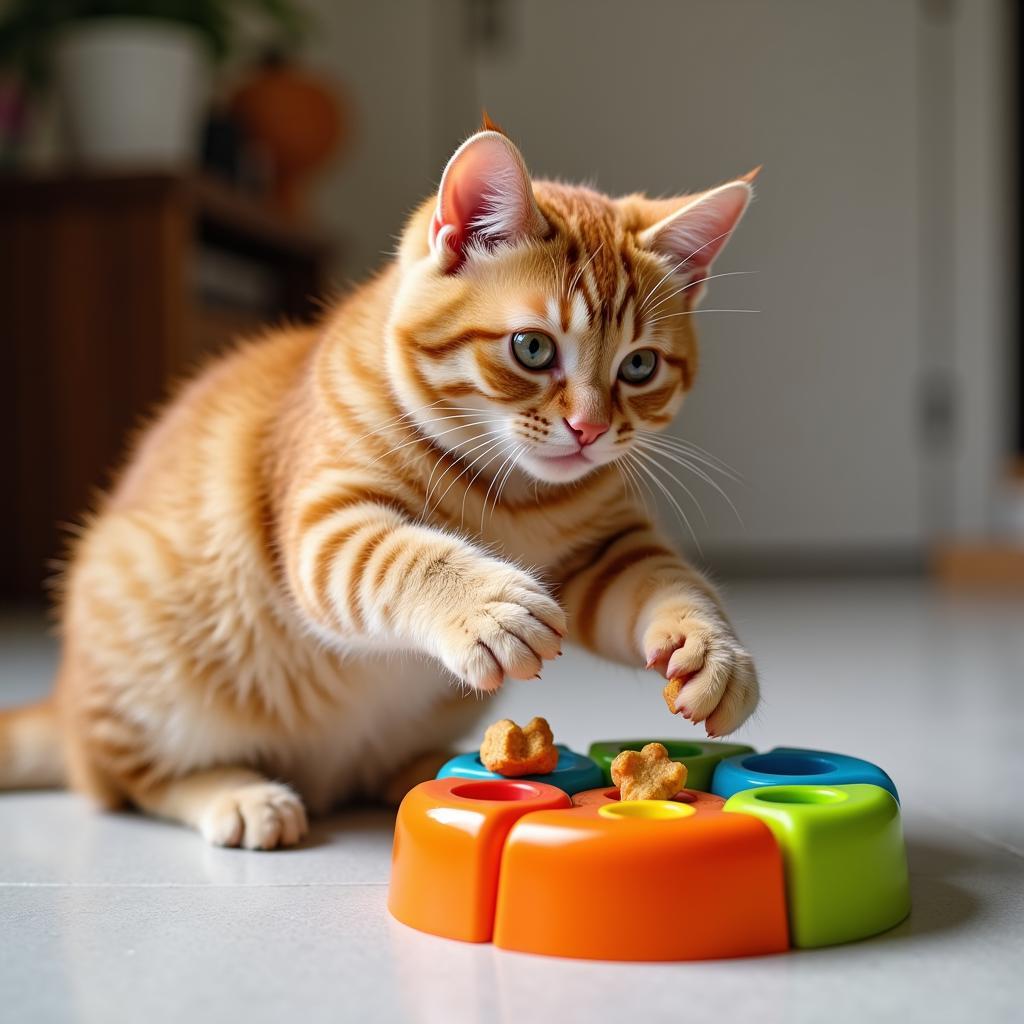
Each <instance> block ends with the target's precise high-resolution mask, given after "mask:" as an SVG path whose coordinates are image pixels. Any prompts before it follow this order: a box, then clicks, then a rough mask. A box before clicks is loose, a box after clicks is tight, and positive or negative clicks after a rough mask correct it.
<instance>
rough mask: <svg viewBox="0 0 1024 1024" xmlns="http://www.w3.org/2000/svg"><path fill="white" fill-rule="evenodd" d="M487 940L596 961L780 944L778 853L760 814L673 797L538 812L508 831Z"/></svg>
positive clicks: (725, 952)
mask: <svg viewBox="0 0 1024 1024" xmlns="http://www.w3.org/2000/svg"><path fill="white" fill-rule="evenodd" d="M494 943H495V945H497V946H501V947H503V948H505V949H514V950H520V951H522V952H529V953H543V954H547V955H551V956H569V957H584V958H589V959H604V960H703V959H710V958H718V957H736V956H754V955H758V954H764V953H777V952H783V951H784V950H786V949H788V947H789V936H788V928H787V923H786V898H785V889H784V881H783V867H782V856H781V854H780V852H779V847H778V844H777V843H776V842H775V840H774V838H773V837H772V834H771V832H770V831H769V829H768V828H767V827H766V826H765V825H764V824H763V822H761V821H759V820H758V819H756V818H753V817H750V816H747V815H741V814H724V813H721V812H719V811H717V810H715V809H714V808H709V807H705V808H703V809H702V811H701V812H699V813H698V811H697V810H696V808H695V807H694V806H690V805H687V804H686V803H684V802H680V801H672V800H638V801H623V802H620V801H614V800H606V801H605V802H604V803H599V804H585V805H584V806H576V807H573V808H571V809H568V810H552V811H540V812H538V813H536V814H531V815H529V817H526V818H523V819H521V820H520V821H518V822H517V823H516V824H515V825H514V826H513V827H512V829H511V831H510V832H509V834H508V837H507V839H506V843H505V856H504V858H503V860H502V862H501V878H500V881H499V885H498V903H497V912H496V915H495V921H494Z"/></svg>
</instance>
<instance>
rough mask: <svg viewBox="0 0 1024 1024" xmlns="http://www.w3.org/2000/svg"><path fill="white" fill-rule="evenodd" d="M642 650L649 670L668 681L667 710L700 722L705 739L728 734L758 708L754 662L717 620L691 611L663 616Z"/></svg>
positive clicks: (648, 633)
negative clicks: (705, 734)
mask: <svg viewBox="0 0 1024 1024" xmlns="http://www.w3.org/2000/svg"><path fill="white" fill-rule="evenodd" d="M643 649H644V654H645V655H646V658H647V667H648V668H656V669H657V670H658V671H660V672H662V673H663V674H664V675H665V678H666V679H668V680H669V684H668V686H666V687H665V699H666V702H667V703H668V705H669V710H670V711H672V712H674V713H678V714H681V715H683V717H684V718H688V719H690V721H691V722H694V723H697V722H704V723H705V728H706V730H707V734H708V735H709V736H724V735H726V734H727V733H730V732H732V731H733V730H734V729H736V728H738V727H739V726H740V725H742V724H743V722H745V721H746V719H747V718H748V717H749V716H750V714H751V712H753V710H754V708H755V707H756V706H757V700H758V694H759V689H758V683H757V671H756V669H755V668H754V662H753V659H752V658H751V657H750V655H749V654H748V653H747V652H746V650H744V648H743V647H742V646H741V644H740V642H739V640H737V639H736V635H735V634H734V633H733V632H732V630H731V629H730V627H729V626H728V625H727V624H726V623H724V622H722V621H721V620H720V619H717V618H716V617H714V616H712V615H702V614H699V613H694V612H692V611H670V612H664V613H662V614H660V615H657V616H656V617H655V619H654V621H653V622H652V623H651V624H650V626H648V628H647V630H646V632H645V633H644V637H643Z"/></svg>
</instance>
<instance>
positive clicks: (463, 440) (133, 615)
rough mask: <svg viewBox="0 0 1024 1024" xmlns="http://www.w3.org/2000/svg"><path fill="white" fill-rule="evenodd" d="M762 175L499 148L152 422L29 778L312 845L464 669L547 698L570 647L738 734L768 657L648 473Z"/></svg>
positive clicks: (17, 737)
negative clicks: (571, 160)
mask: <svg viewBox="0 0 1024 1024" xmlns="http://www.w3.org/2000/svg"><path fill="white" fill-rule="evenodd" d="M749 177H750V176H748V178H747V179H740V180H737V181H733V182H730V183H729V184H726V185H722V186H720V187H718V188H715V189H712V190H711V191H709V192H705V193H702V194H699V195H694V196H688V197H684V198H679V199H662V200H651V199H646V198H644V197H643V196H641V195H631V196H626V197H624V198H621V199H609V198H607V197H605V196H603V195H600V194H598V193H596V192H593V191H590V190H589V189H585V188H573V187H570V186H567V185H562V184H554V183H552V182H545V181H537V182H532V181H531V179H530V177H529V175H528V173H527V170H526V166H525V164H524V163H523V159H522V157H521V156H520V154H519V151H518V150H517V149H516V147H515V146H514V145H513V144H512V143H511V142H510V141H509V140H508V138H507V137H506V136H505V135H504V134H502V133H501V132H500V131H496V130H491V129H490V127H488V129H486V130H484V131H481V132H479V133H478V134H476V135H474V136H473V137H472V138H470V139H469V140H468V141H467V142H466V143H464V144H463V145H462V146H461V147H460V148H459V149H458V150H457V151H456V153H455V154H454V156H453V157H452V158H451V161H450V162H449V164H448V166H447V168H446V169H445V172H444V176H443V178H442V180H441V185H440V189H439V192H438V195H437V196H436V197H434V198H432V199H431V200H430V201H428V202H427V203H425V204H424V205H423V206H422V207H421V208H420V209H419V210H418V211H417V212H416V213H415V214H413V216H412V217H411V218H410V220H409V223H408V226H407V228H406V230H405V233H404V237H403V239H402V244H401V249H400V251H399V253H398V255H397V257H396V259H395V260H394V261H393V262H391V263H390V264H389V265H388V266H387V267H386V268H385V269H384V270H383V271H382V272H381V273H380V274H379V275H378V276H377V277H375V278H374V279H373V280H371V281H370V282H369V283H367V284H365V285H363V286H362V287H361V288H359V289H358V290H356V291H355V292H354V293H353V294H352V295H350V296H349V297H348V298H347V299H345V300H344V301H343V302H341V303H340V304H339V305H338V307H337V308H336V309H335V310H334V312H333V313H331V314H330V316H328V317H327V318H326V319H325V321H324V323H323V324H321V325H320V326H318V327H315V328H309V329H298V328H296V329H285V330H278V331H274V332H271V333H268V334H267V335H266V336H265V337H263V338H261V339H258V340H255V341H252V342H250V343H248V344H245V345H243V346H241V347H239V348H238V349H237V350H236V351H234V352H232V353H231V354H229V355H227V356H225V357H224V358H222V359H220V360H218V361H217V362H215V363H214V364H213V365H211V366H210V367H209V368H208V369H207V370H206V371H205V372H203V373H202V374H201V375H200V376H199V377H198V378H197V379H195V380H194V381H193V382H192V383H191V384H190V385H188V386H187V387H186V388H185V389H184V390H183V391H182V392H181V393H180V394H179V395H178V396H177V398H176V399H175V400H174V401H173V402H172V403H171V404H170V405H169V406H168V408H167V409H166V410H165V412H164V413H163V415H162V416H160V418H159V419H158V420H157V421H156V422H155V423H154V424H153V426H152V427H151V428H150V429H149V430H148V431H147V432H146V433H145V434H144V436H143V437H142V439H141V442H140V443H139V445H138V447H137V449H136V451H135V452H134V455H133V458H132V459H131V462H130V464H129V466H128V468H127V470H126V472H125V473H124V474H123V476H122V478H121V480H120V482H119V483H118V485H117V487H116V488H115V489H114V491H113V493H111V494H110V495H109V497H108V498H107V499H106V500H105V502H104V503H103V506H102V508H101V509H100V510H99V511H98V513H97V514H96V515H95V517H94V518H93V519H92V520H91V521H90V522H89V524H88V526H87V528H86V529H85V530H84V532H83V535H82V537H81V539H80V540H79V541H78V542H77V544H76V546H75V550H74V552H73V557H72V559H71V564H70V568H69V571H68V573H67V578H66V581H65V584H66V585H65V590H66V594H65V600H64V604H63V636H64V649H63V660H62V664H61V668H60V673H59V678H58V681H57V687H56V693H55V695H54V697H53V698H52V699H51V700H50V701H49V702H47V703H45V704H42V705H39V706H37V707H34V708H30V709H24V710H20V711H13V712H7V713H6V714H5V715H4V716H2V717H0V786H6V787H16V786H30V785H59V784H63V783H67V784H70V785H71V786H73V787H74V788H75V789H77V790H79V791H82V792H84V793H87V794H89V795H91V796H92V797H94V798H95V799H96V800H98V801H99V802H100V803H101V804H103V805H106V806H116V805H118V804H120V803H123V802H130V803H132V804H134V805H136V806H138V807H140V808H142V809H143V810H145V811H148V812H150V813H152V814H155V815H160V816H162V817H165V818H171V819H176V820H178V821H181V822H184V823H186V824H188V825H191V826H193V827H195V828H197V829H198V830H199V831H200V832H202V834H203V835H204V836H205V837H206V839H207V840H209V841H210V842H211V843H216V844H221V845H225V846H236V845H241V846H245V847H250V848H264V849H269V848H273V847H276V846H287V845H291V844H294V843H296V842H298V840H299V839H300V838H301V837H302V835H303V834H304V832H305V831H306V827H307V826H306V807H309V808H310V809H311V810H322V809H325V808H327V807H329V806H331V805H332V804H334V803H337V802H338V801H340V800H343V799H344V798H346V797H348V796H350V795H353V794H358V793H367V794H378V793H381V792H383V791H384V789H385V788H386V787H387V784H388V782H389V780H392V779H394V778H395V777H396V775H398V776H400V777H402V778H410V777H414V776H410V775H408V774H406V775H402V773H401V770H402V769H403V768H405V767H406V766H407V765H409V763H410V762H413V761H415V759H416V758H417V757H422V756H423V755H425V754H427V753H429V752H430V751H434V750H438V749H440V748H442V747H443V746H444V745H445V744H446V743H448V742H450V741H451V740H452V739H453V738H454V737H455V736H456V735H458V734H459V733H460V732H462V731H463V730H464V729H466V728H467V726H468V725H469V724H470V720H471V716H474V715H476V714H478V713H479V711H480V709H481V706H482V705H481V704H480V702H479V701H476V700H466V699H463V695H462V694H460V693H458V692H455V691H453V687H452V682H453V679H454V680H458V681H461V683H462V690H463V691H468V690H477V691H492V690H495V689H496V688H497V687H499V686H500V685H501V683H502V681H503V679H504V678H505V677H512V678H514V679H528V678H530V677H533V676H536V675H537V674H538V673H539V672H540V670H541V667H542V665H543V662H544V660H545V659H548V658H552V657H554V656H555V655H557V654H558V653H559V650H560V648H561V645H562V640H563V638H565V637H570V638H572V639H574V640H577V641H579V642H580V643H582V644H583V645H584V646H586V647H588V648H589V649H591V650H592V651H595V652H597V653H598V654H600V655H603V656H605V657H607V658H611V659H614V660H616V661H620V662H624V663H625V664H627V665H647V666H648V667H654V668H657V669H658V670H660V671H661V672H662V673H663V674H664V675H666V676H667V677H669V678H678V677H681V676H682V677H687V676H688V677H689V682H688V683H687V684H686V685H685V686H684V687H683V689H682V691H681V693H680V697H679V709H680V710H681V711H682V712H683V713H684V714H686V716H687V717H689V718H690V719H692V720H693V721H694V722H700V721H703V722H706V727H707V731H708V734H709V735H721V734H723V733H726V732H729V731H731V730H732V729H734V728H735V727H736V726H737V725H739V724H740V723H741V722H742V721H743V720H744V719H745V718H746V717H747V716H748V715H749V714H750V712H751V711H752V710H753V708H754V706H755V704H756V702H757V696H758V689H757V678H756V675H755V672H754V668H753V665H752V663H751V659H750V657H749V655H748V654H747V653H746V651H745V650H744V649H743V647H742V646H741V645H740V643H739V641H738V640H737V639H736V635H735V633H734V632H733V629H732V627H731V626H730V624H729V622H728V620H727V618H726V616H725V614H724V612H723V611H722V607H721V605H720V603H719V601H718V598H717V597H716V595H715V593H714V591H713V590H712V588H711V586H710V585H709V584H708V582H707V581H706V580H704V579H703V578H702V577H701V576H700V575H699V574H698V573H697V572H696V571H695V570H694V569H693V568H691V567H690V566H688V565H687V564H686V562H685V561H684V560H683V559H682V558H681V557H680V556H679V555H678V554H676V553H675V552H674V551H673V550H672V548H671V546H670V545H669V544H668V543H667V542H666V541H665V540H664V539H663V538H662V537H661V536H660V535H659V534H658V533H657V532H656V531H655V529H654V527H653V526H652V525H651V523H650V521H649V520H648V517H647V515H646V514H645V512H644V510H643V508H642V506H641V505H640V503H639V502H638V501H637V500H635V499H634V498H632V497H631V496H630V493H629V489H627V488H625V487H624V486H623V482H624V477H623V476H620V473H619V468H620V467H624V466H629V465H630V463H629V461H628V460H627V459H625V458H624V457H625V456H627V453H629V452H630V451H631V449H632V448H633V447H634V445H635V444H636V440H637V438H638V437H639V436H642V435H643V433H644V432H645V431H648V432H649V431H658V430H660V429H662V428H664V427H665V426H666V425H667V424H668V423H669V422H670V421H671V419H672V417H673V414H674V413H675V412H676V411H677V410H678V408H679V406H680V403H681V402H682V400H683V396H684V395H685V393H686V392H687V391H688V390H689V388H690V386H691V385H692V383H693V378H694V373H695V371H696V368H697V348H696V340H695V337H694V332H693V329H692V326H691V323H692V321H691V319H690V318H689V317H688V316H687V314H688V313H689V312H690V311H692V309H693V308H694V305H695V304H696V302H697V299H698V297H699V295H700V293H701V292H702V290H703V284H704V282H705V281H706V279H707V278H708V276H709V268H710V266H711V263H712V261H713V260H714V258H715V257H716V256H717V255H718V253H719V251H720V250H721V249H722V246H723V245H724V244H725V242H726V241H727V239H728V237H729V234H730V232H731V231H732V230H733V228H734V227H735V225H736V223H737V221H738V220H739V219H740V217H741V215H742V214H743V211H744V209H745V208H746V206H747V203H748V201H749V198H750V192H751V189H750V185H749ZM142 343H144V339H140V344H142ZM620 460H621V461H620ZM636 465H637V466H639V463H637V464H636ZM635 471H636V470H635V469H634V472H635ZM424 656H426V657H424ZM271 780H285V781H271Z"/></svg>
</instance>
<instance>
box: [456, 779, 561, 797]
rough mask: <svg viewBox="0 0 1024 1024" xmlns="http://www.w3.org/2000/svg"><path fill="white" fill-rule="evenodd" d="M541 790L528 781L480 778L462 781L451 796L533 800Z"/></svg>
mask: <svg viewBox="0 0 1024 1024" xmlns="http://www.w3.org/2000/svg"><path fill="white" fill-rule="evenodd" d="M540 794H541V791H540V790H539V789H538V788H537V787H536V786H534V785H532V784H531V783H529V782H510V781H505V780H503V779H481V780H480V781H479V782H464V783H462V785H461V786H456V787H455V788H454V789H453V790H452V796H460V797H462V799H463V800H504V801H509V800H533V799H535V798H536V797H538V796H540Z"/></svg>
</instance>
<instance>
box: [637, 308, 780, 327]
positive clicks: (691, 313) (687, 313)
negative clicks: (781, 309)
mask: <svg viewBox="0 0 1024 1024" xmlns="http://www.w3.org/2000/svg"><path fill="white" fill-rule="evenodd" d="M761 312H763V310H760V309H683V310H680V311H679V312H678V313H663V314H662V315H661V316H659V317H656V318H655V319H654V320H648V321H647V326H648V327H653V326H654V325H655V324H660V323H662V322H663V321H665V320H672V319H674V318H675V317H677V316H695V315H696V314H698V313H761Z"/></svg>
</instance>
